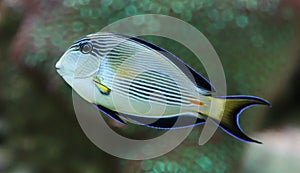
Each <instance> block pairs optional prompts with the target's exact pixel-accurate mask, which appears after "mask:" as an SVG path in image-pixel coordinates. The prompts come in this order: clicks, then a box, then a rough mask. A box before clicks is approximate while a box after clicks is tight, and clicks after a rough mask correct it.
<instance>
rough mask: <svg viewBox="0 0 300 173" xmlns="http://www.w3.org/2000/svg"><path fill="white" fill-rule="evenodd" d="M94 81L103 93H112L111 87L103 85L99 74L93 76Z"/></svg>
mask: <svg viewBox="0 0 300 173" xmlns="http://www.w3.org/2000/svg"><path fill="white" fill-rule="evenodd" d="M93 81H94V82H95V84H96V86H97V88H98V89H99V91H100V92H101V93H102V94H105V95H108V94H109V93H110V89H109V88H107V87H106V86H105V85H103V84H102V83H101V81H100V79H99V78H98V77H97V76H93Z"/></svg>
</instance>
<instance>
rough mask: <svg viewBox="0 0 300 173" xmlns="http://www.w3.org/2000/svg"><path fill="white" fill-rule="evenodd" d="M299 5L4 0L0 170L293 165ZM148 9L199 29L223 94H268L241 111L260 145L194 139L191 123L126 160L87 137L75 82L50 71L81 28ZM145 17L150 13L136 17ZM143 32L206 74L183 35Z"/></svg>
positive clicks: (299, 158) (298, 134)
mask: <svg viewBox="0 0 300 173" xmlns="http://www.w3.org/2000/svg"><path fill="white" fill-rule="evenodd" d="M299 11H300V1H299V0H172V1H171V0H169V1H158V0H153V1H151V0H61V1H59V0H0V81H1V83H0V172H5V173H39V172H44V173H53V172H55V173H59V172H74V173H76V172H86V173H98V172H101V173H103V172H109V173H119V172H122V173H135V172H137V173H140V172H141V173H142V172H147V173H150V172H151V173H158V172H170V173H183V172H215V173H223V172H231V173H233V172H237V173H238V172H241V173H244V172H245V173H248V172H249V173H250V172H259V173H260V172H261V173H268V172H272V173H282V172H289V173H296V172H298V170H299V169H300V165H299V163H300V107H299V103H300V101H299V100H300V91H299V90H298V89H299V88H300V82H299V81H300V80H299V76H300V29H299V24H300V14H299ZM146 13H152V14H165V15H170V16H174V17H177V18H179V19H182V20H184V21H186V22H188V23H190V24H192V25H193V26H195V27H196V28H197V29H199V30H200V31H201V32H202V33H203V34H204V35H205V36H206V37H207V38H208V39H209V41H210V42H211V43H212V45H213V46H214V48H215V49H216V51H217V53H218V55H219V57H220V59H221V61H222V64H223V66H224V70H225V74H226V80H227V88H228V94H231V95H232V94H244V95H256V96H260V97H262V98H265V99H267V100H269V101H270V102H272V105H273V106H272V108H271V109H270V108H267V107H256V108H251V109H248V110H246V111H245V112H244V113H243V114H242V115H241V117H240V122H241V126H242V127H243V129H244V130H245V131H246V133H247V134H249V135H250V136H251V137H253V138H255V139H258V140H260V141H262V142H263V143H264V144H263V145H257V144H248V143H243V142H241V141H237V140H236V139H233V138H232V137H230V136H229V135H227V134H226V133H224V132H222V131H221V130H218V131H217V132H216V133H215V134H214V136H213V138H212V139H211V140H210V141H209V142H208V143H207V144H206V145H204V146H199V145H198V144H197V142H198V137H199V134H200V131H201V127H196V128H194V129H193V131H192V133H191V134H190V135H189V137H188V138H187V139H186V140H185V141H184V143H183V144H181V145H180V146H179V147H177V148H176V149H175V150H173V151H171V152H170V153H168V154H166V155H164V156H161V157H158V158H155V159H151V160H144V161H128V160H123V159H119V158H115V157H113V156H110V155H109V154H106V153H104V152H103V151H101V150H100V149H98V148H97V147H96V146H94V145H93V144H92V143H91V142H90V141H89V140H88V139H87V137H86V136H85V135H84V133H83V131H82V130H81V128H80V126H79V124H78V122H77V120H76V116H75V113H74V110H73V107H72V102H71V88H70V87H69V86H67V84H66V83H65V82H64V81H63V80H62V79H61V78H60V77H59V75H58V74H56V72H55V68H54V65H55V62H56V61H57V60H58V59H59V57H60V56H61V55H62V53H63V52H64V51H65V50H66V49H67V48H68V46H70V44H71V43H72V42H73V41H75V40H76V39H78V38H80V37H82V36H83V35H86V34H89V33H93V32H97V31H99V30H100V29H101V28H102V27H104V26H106V25H108V24H109V23H112V22H114V21H117V20H118V19H121V18H124V17H128V16H132V15H136V14H146ZM143 22H153V21H142V22H136V26H134V27H139V26H140V25H143ZM153 25H154V26H155V27H153V28H152V29H155V28H157V27H170V26H159V25H158V26H157V25H156V24H155V22H153ZM150 29H151V28H150ZM183 34H186V33H183ZM147 40H149V41H151V42H153V43H155V44H158V45H160V46H161V47H164V48H166V49H167V50H170V51H171V52H173V53H174V54H175V55H177V56H179V57H180V58H182V59H183V60H184V61H185V62H187V63H188V64H190V65H191V66H192V67H194V68H195V69H197V70H198V71H200V72H201V73H203V74H205V71H203V68H201V67H202V66H201V64H198V63H194V62H195V60H194V59H193V58H192V57H193V54H191V52H189V50H188V49H186V48H183V47H182V45H180V44H179V43H176V42H175V41H171V40H166V39H162V38H158V37H147ZM115 128H118V130H119V131H121V132H122V133H125V134H126V133H127V134H130V133H133V132H134V133H133V134H134V135H137V136H138V135H140V136H143V135H144V134H145V130H144V131H142V132H143V133H139V132H137V131H136V130H135V129H136V128H139V127H133V128H127V127H115ZM146 133H147V130H146ZM150 133H152V132H151V130H149V134H150ZM104 140H105V139H104Z"/></svg>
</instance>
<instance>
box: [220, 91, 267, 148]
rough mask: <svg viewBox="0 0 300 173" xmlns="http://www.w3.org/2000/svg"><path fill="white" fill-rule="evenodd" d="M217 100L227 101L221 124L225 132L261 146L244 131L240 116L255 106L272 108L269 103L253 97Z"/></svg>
mask: <svg viewBox="0 0 300 173" xmlns="http://www.w3.org/2000/svg"><path fill="white" fill-rule="evenodd" d="M215 99H222V100H223V99H224V101H225V100H226V103H225V110H224V112H223V116H222V120H221V121H220V124H219V125H220V127H221V128H222V129H223V130H224V131H226V132H227V133H229V134H230V135H232V136H234V137H235V138H237V139H239V140H242V141H246V142H255V143H259V144H261V142H259V141H257V140H254V139H251V138H250V137H248V136H247V135H246V134H245V133H244V132H243V131H242V129H241V128H240V125H239V115H240V113H241V112H242V111H243V110H245V109H247V108H248V107H250V106H253V105H269V106H271V104H270V103H269V102H268V101H266V100H264V99H261V98H258V97H253V96H227V97H217V98H215Z"/></svg>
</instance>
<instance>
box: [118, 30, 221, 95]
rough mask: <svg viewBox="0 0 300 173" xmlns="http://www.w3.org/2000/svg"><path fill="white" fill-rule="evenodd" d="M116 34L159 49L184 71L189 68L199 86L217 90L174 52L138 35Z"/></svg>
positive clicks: (191, 77)
mask: <svg viewBox="0 0 300 173" xmlns="http://www.w3.org/2000/svg"><path fill="white" fill-rule="evenodd" d="M113 34H115V35H118V36H122V37H125V38H128V39H130V40H133V41H135V42H138V43H140V44H143V45H145V46H147V47H150V48H152V49H154V50H156V51H158V52H159V53H161V54H163V55H164V56H166V57H167V58H168V59H169V60H171V61H172V62H173V63H174V64H175V65H176V66H177V67H178V68H180V69H181V70H182V71H183V72H186V70H187V69H188V70H189V71H190V73H191V75H192V76H191V75H187V77H188V78H189V79H190V80H191V81H193V82H194V83H195V84H196V85H197V86H198V87H199V88H201V89H204V90H207V91H210V92H215V91H216V90H215V87H214V86H213V85H212V84H211V83H210V82H209V81H208V80H207V79H205V78H204V77H203V76H202V75H201V74H199V73H198V72H197V71H195V70H194V69H193V68H191V67H190V66H189V65H188V64H186V63H185V62H183V61H182V60H181V59H179V58H178V57H177V56H175V55H174V54H172V53H170V52H169V51H167V50H165V49H163V48H161V47H159V46H157V45H155V44H152V43H150V42H148V41H145V40H143V39H140V38H137V37H132V36H129V35H125V34H118V33H113Z"/></svg>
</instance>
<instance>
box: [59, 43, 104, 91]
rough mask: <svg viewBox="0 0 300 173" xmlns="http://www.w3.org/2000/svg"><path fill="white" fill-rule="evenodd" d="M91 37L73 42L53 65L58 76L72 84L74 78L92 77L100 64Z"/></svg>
mask: <svg viewBox="0 0 300 173" xmlns="http://www.w3.org/2000/svg"><path fill="white" fill-rule="evenodd" d="M95 51H96V50H95V49H94V45H93V42H92V40H91V39H89V38H88V37H84V38H81V39H79V40H78V41H76V42H74V43H73V44H72V45H71V46H70V47H69V48H68V50H67V51H66V52H65V53H64V54H63V55H62V56H61V57H60V59H59V60H58V61H57V63H56V65H55V67H56V70H57V72H58V74H59V75H60V76H62V78H63V79H64V80H65V81H66V82H67V83H68V84H69V85H71V86H72V82H73V80H74V79H84V78H92V76H93V75H94V74H96V73H97V71H98V69H99V66H100V59H101V58H100V57H99V56H97V54H96V53H95Z"/></svg>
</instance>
